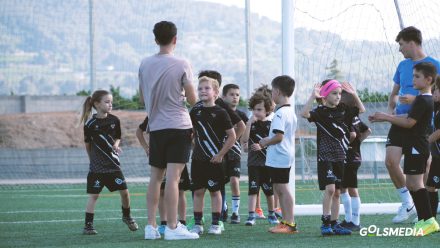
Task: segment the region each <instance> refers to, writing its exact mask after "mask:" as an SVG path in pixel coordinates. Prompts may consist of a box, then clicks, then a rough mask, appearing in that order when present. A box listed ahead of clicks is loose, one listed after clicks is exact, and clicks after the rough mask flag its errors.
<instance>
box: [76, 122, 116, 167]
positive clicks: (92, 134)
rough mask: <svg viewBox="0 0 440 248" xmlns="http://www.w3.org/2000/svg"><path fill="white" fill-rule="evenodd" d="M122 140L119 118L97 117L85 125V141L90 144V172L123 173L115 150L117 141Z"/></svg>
mask: <svg viewBox="0 0 440 248" xmlns="http://www.w3.org/2000/svg"><path fill="white" fill-rule="evenodd" d="M117 139H121V124H120V121H119V118H118V117H116V116H114V115H112V114H108V115H107V117H106V118H102V119H101V118H96V115H93V117H92V118H91V119H90V120H89V121H87V123H86V124H85V125H84V141H85V142H86V143H90V147H91V151H90V172H94V173H111V172H115V171H121V168H120V163H119V156H118V154H117V153H116V152H115V151H114V150H113V145H114V144H115V140H117Z"/></svg>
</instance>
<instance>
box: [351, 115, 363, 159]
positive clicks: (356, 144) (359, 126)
mask: <svg viewBox="0 0 440 248" xmlns="http://www.w3.org/2000/svg"><path fill="white" fill-rule="evenodd" d="M367 130H368V126H367V125H365V123H363V122H362V121H361V119H359V116H355V117H354V118H353V123H352V125H351V131H352V132H353V131H354V132H356V138H355V139H354V140H353V141H352V142H351V143H350V146H349V147H348V151H347V162H362V155H361V140H360V135H361V133H363V132H365V131H367Z"/></svg>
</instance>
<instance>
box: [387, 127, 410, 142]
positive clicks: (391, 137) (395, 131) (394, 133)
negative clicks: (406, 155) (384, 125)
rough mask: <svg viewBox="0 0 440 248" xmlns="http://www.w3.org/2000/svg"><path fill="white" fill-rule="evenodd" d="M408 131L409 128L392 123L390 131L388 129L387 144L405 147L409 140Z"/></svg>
mask: <svg viewBox="0 0 440 248" xmlns="http://www.w3.org/2000/svg"><path fill="white" fill-rule="evenodd" d="M407 133H408V129H407V128H403V127H399V126H396V125H391V128H390V131H388V136H387V141H386V144H385V146H386V147H388V146H397V147H403V146H404V145H405V143H406V142H407V141H406V139H407V135H406V134H407Z"/></svg>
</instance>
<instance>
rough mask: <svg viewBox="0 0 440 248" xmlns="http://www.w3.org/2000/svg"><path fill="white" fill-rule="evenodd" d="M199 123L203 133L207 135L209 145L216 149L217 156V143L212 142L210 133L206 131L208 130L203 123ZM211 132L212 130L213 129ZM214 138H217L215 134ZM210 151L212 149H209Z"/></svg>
mask: <svg viewBox="0 0 440 248" xmlns="http://www.w3.org/2000/svg"><path fill="white" fill-rule="evenodd" d="M198 123H199V125H200V126H201V127H202V129H203V132H204V133H205V135H206V138H207V139H208V141H209V143H208V144H209V145H211V148H214V149H215V151H216V153H215V154H217V153H218V150H217V147H216V146H215V143H214V142H213V141H212V140H211V137H210V136H209V135H208V131H206V128H205V127H204V126H203V124H202V122H201V121H198ZM211 130H212V129H211ZM214 136H215V134H214ZM208 149H209V148H208ZM209 150H210V151H211V149H209Z"/></svg>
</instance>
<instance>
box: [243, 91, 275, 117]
mask: <svg viewBox="0 0 440 248" xmlns="http://www.w3.org/2000/svg"><path fill="white" fill-rule="evenodd" d="M260 103H263V104H264V108H265V109H266V112H267V113H269V112H272V111H273V105H272V99H271V96H268V95H267V94H265V93H263V92H256V93H254V94H253V95H252V96H251V98H250V99H249V109H250V110H253V109H254V108H255V106H256V105H257V104H260Z"/></svg>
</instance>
